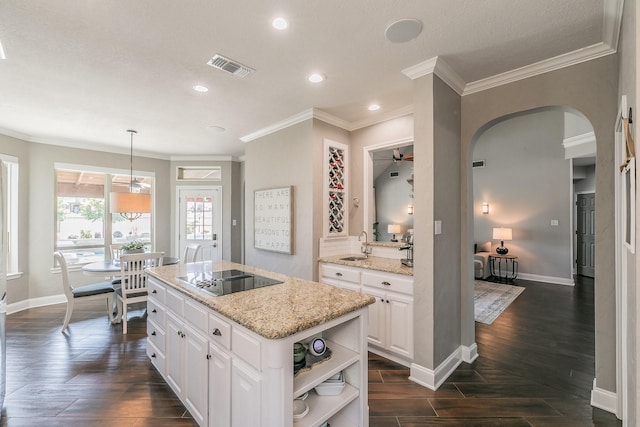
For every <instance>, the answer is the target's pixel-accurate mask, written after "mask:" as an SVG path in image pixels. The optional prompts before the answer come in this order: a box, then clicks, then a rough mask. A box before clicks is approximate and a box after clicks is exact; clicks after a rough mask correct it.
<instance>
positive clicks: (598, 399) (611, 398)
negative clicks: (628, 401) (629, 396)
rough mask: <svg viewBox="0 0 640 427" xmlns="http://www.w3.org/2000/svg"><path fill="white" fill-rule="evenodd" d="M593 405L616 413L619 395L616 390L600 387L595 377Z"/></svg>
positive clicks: (592, 392) (592, 395) (592, 396)
mask: <svg viewBox="0 0 640 427" xmlns="http://www.w3.org/2000/svg"><path fill="white" fill-rule="evenodd" d="M591 406H594V407H596V408H599V409H602V410H603V411H607V412H611V413H612V414H614V415H615V413H616V411H617V408H618V395H617V394H616V393H614V392H611V391H608V390H604V389H602V388H598V386H597V385H596V380H595V378H594V379H593V390H591Z"/></svg>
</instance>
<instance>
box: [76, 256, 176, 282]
mask: <svg viewBox="0 0 640 427" xmlns="http://www.w3.org/2000/svg"><path fill="white" fill-rule="evenodd" d="M179 262H180V258H176V257H171V256H163V257H162V265H172V264H178V263H179ZM82 272H83V273H84V274H87V275H89V276H102V277H115V276H119V275H120V261H116V260H106V259H105V260H103V261H96V262H92V263H89V264H85V265H83V266H82Z"/></svg>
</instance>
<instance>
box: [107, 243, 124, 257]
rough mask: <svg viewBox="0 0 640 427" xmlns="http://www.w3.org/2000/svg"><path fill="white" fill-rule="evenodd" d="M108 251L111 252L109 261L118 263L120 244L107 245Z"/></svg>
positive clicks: (120, 251)
mask: <svg viewBox="0 0 640 427" xmlns="http://www.w3.org/2000/svg"><path fill="white" fill-rule="evenodd" d="M109 249H110V250H111V261H118V260H119V259H120V254H121V253H122V243H114V244H112V245H109Z"/></svg>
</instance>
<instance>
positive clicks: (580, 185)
mask: <svg viewBox="0 0 640 427" xmlns="http://www.w3.org/2000/svg"><path fill="white" fill-rule="evenodd" d="M578 174H579V175H580V176H584V178H582V179H579V180H576V179H575V177H576V175H578ZM573 176H574V179H573V191H574V193H576V194H580V193H595V192H596V165H591V166H574V167H573Z"/></svg>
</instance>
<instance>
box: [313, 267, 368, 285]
mask: <svg viewBox="0 0 640 427" xmlns="http://www.w3.org/2000/svg"><path fill="white" fill-rule="evenodd" d="M320 276H321V277H327V278H330V279H337V280H341V281H343V282H352V283H357V284H360V272H359V271H358V270H353V269H350V268H345V267H338V266H335V265H326V264H322V265H320ZM321 281H322V280H321Z"/></svg>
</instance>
